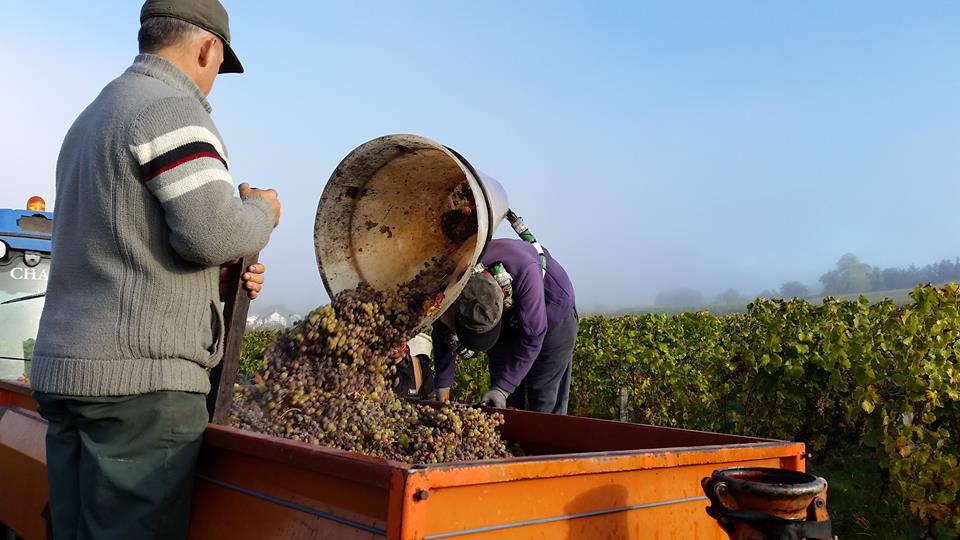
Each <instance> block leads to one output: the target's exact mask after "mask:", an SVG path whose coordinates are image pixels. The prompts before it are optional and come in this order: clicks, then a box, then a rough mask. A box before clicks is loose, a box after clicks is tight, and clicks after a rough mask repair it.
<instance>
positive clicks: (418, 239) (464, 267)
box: [314, 135, 508, 327]
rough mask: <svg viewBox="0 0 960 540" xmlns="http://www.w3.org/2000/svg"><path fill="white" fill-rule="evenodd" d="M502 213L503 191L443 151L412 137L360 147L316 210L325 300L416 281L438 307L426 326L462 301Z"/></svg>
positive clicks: (394, 137)
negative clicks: (352, 291)
mask: <svg viewBox="0 0 960 540" xmlns="http://www.w3.org/2000/svg"><path fill="white" fill-rule="evenodd" d="M507 209H508V203H507V195H506V192H505V191H504V190H503V187H502V186H501V185H500V184H499V183H498V182H497V181H496V180H494V179H492V178H490V177H489V176H486V175H484V174H483V173H480V172H479V171H477V170H476V169H475V168H474V167H473V166H472V165H471V164H470V163H469V162H467V160H466V159H464V158H463V156H461V155H460V154H458V153H457V152H455V151H453V150H451V149H450V148H447V147H446V146H443V145H441V144H439V143H437V142H435V141H432V140H430V139H427V138H425V137H420V136H417V135H387V136H384V137H380V138H377V139H374V140H372V141H368V142H366V143H364V144H362V145H360V146H358V147H357V148H356V149H354V150H353V151H352V152H350V154H348V155H347V157H345V158H344V159H343V161H342V162H340V164H339V165H338V166H337V168H336V170H334V172H333V175H332V176H331V177H330V181H329V182H327V185H326V187H325V188H324V190H323V195H322V196H321V197H320V203H319V205H318V206H317V217H316V221H315V224H314V246H315V248H316V256H317V266H318V267H319V269H320V274H321V277H322V278H323V284H324V286H325V287H326V289H327V292H328V293H329V294H330V295H331V296H333V295H335V294H336V293H338V292H340V291H343V290H347V289H352V288H355V287H356V286H357V285H358V284H360V283H368V284H370V285H372V286H373V287H374V288H376V289H379V290H391V289H394V288H396V287H397V286H398V285H400V284H405V283H408V282H410V281H411V280H413V279H414V278H417V279H418V284H419V288H420V289H422V292H423V293H425V295H427V296H430V297H433V298H436V299H437V302H436V304H435V305H433V306H432V308H431V309H429V310H426V311H425V312H424V313H423V314H422V317H421V321H420V326H421V327H423V326H426V325H427V324H430V323H432V322H433V321H434V320H435V319H436V318H437V317H438V316H439V315H440V314H441V313H442V312H443V311H445V310H446V309H447V307H449V306H450V304H451V303H453V301H454V300H455V299H456V298H457V296H458V295H459V294H460V291H461V290H462V289H463V287H464V285H466V282H467V279H469V276H470V271H471V270H472V269H473V267H474V266H475V265H476V263H477V261H479V259H480V257H481V255H482V254H483V251H484V249H485V248H486V246H487V243H488V242H489V241H490V239H491V238H492V237H493V233H494V231H495V230H496V228H497V226H498V225H499V224H500V222H501V221H502V220H503V219H504V216H505V215H506V213H507ZM441 295H442V296H441Z"/></svg>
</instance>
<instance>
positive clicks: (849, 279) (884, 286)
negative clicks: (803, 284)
mask: <svg viewBox="0 0 960 540" xmlns="http://www.w3.org/2000/svg"><path fill="white" fill-rule="evenodd" d="M948 281H960V258H957V259H954V260H953V261H950V260H947V259H944V260H942V261H940V262H937V263H933V264H928V265H926V266H923V267H920V268H918V267H917V266H915V265H912V264H911V265H910V266H909V267H907V268H893V267H890V268H880V267H878V266H870V265H869V264H865V263H862V262H860V259H858V258H857V256H856V255H854V254H852V253H847V254H846V255H844V256H843V257H840V260H839V261H837V267H836V268H835V269H833V270H830V271H829V272H827V273H826V274H824V275H822V276H820V283H822V284H823V292H822V293H821V294H823V295H824V296H825V295H830V294H856V293H862V292H871V291H886V290H891V289H908V288H911V287H913V286H914V285H916V284H918V283H945V282H948Z"/></svg>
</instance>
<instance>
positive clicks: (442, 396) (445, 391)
mask: <svg viewBox="0 0 960 540" xmlns="http://www.w3.org/2000/svg"><path fill="white" fill-rule="evenodd" d="M429 398H430V399H432V400H434V401H442V402H444V403H446V402H448V401H450V388H449V387H448V388H436V389H434V391H433V392H430V396H429Z"/></svg>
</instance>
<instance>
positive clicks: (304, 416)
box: [231, 285, 510, 463]
mask: <svg viewBox="0 0 960 540" xmlns="http://www.w3.org/2000/svg"><path fill="white" fill-rule="evenodd" d="M414 290H416V289H415V288H410V287H408V288H403V289H401V291H400V292H398V293H396V294H384V293H381V292H378V291H375V290H373V289H372V288H370V287H368V286H364V285H361V286H360V287H359V288H358V289H356V290H352V291H347V292H344V293H341V294H339V295H337V296H336V297H335V298H334V299H333V303H332V304H331V305H329V306H323V307H320V308H318V309H316V310H314V311H313V312H311V313H310V314H309V315H308V316H307V318H306V319H305V320H304V321H303V322H302V323H301V324H300V325H298V326H297V327H295V328H293V329H292V330H290V331H288V332H285V333H282V334H280V335H279V336H278V337H277V339H276V340H275V341H274V342H273V343H272V344H271V345H270V346H269V347H268V348H267V350H266V351H265V354H264V362H263V368H262V371H261V373H260V374H259V375H258V376H257V377H256V379H255V384H254V385H251V386H247V387H243V388H241V389H240V390H239V391H238V393H237V395H236V397H235V399H234V403H233V408H232V410H231V413H232V414H231V421H232V424H233V425H234V426H236V427H239V428H242V429H248V430H252V431H256V432H259V433H266V434H270V435H276V436H280V437H286V438H288V439H293V440H296V441H305V442H310V443H313V444H319V445H324V446H330V447H333V448H339V449H342V450H349V451H353V452H359V453H361V454H366V455H368V456H375V457H381V458H385V459H393V460H397V461H404V462H408V463H441V462H448V461H464V460H475V459H491V458H498V457H506V456H509V455H510V453H509V452H508V450H507V448H506V445H505V444H504V442H503V439H502V438H501V437H500V434H499V432H498V431H497V428H498V427H499V426H500V425H502V424H503V416H502V415H500V414H496V413H495V414H487V413H485V412H483V411H482V410H480V409H476V408H472V407H468V406H465V405H460V404H453V403H451V404H446V405H444V406H442V407H440V408H437V409H435V408H433V407H430V406H428V405H424V404H419V403H413V402H409V401H406V400H403V399H401V398H399V397H398V396H396V395H395V394H394V392H393V390H392V388H391V379H392V377H391V375H392V370H393V365H394V363H393V361H392V360H390V357H391V356H392V355H393V354H394V353H395V351H397V350H398V348H402V347H403V345H404V343H405V342H406V340H407V338H408V337H409V335H410V334H411V333H412V332H413V331H414V330H415V329H414V325H415V323H416V321H415V320H412V318H411V317H410V315H409V314H410V313H418V311H415V310H417V309H421V310H422V306H423V305H424V298H423V297H422V296H420V295H417V294H414V293H412V292H411V291H414ZM405 291H406V292H405Z"/></svg>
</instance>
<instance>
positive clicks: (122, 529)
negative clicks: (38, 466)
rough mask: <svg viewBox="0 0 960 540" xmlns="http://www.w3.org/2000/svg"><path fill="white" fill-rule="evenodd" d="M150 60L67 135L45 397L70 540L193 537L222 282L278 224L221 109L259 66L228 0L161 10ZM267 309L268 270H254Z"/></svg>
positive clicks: (156, 4)
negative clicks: (224, 133) (232, 78)
mask: <svg viewBox="0 0 960 540" xmlns="http://www.w3.org/2000/svg"><path fill="white" fill-rule="evenodd" d="M140 22H141V28H140V33H139V44H140V53H141V54H140V55H139V56H137V57H136V59H135V60H134V63H133V65H132V66H130V68H128V69H127V70H126V72H124V73H123V74H122V75H121V76H120V77H119V78H117V79H116V80H114V81H113V82H111V83H110V84H108V85H107V86H106V87H105V88H104V89H103V91H102V92H101V93H100V95H99V96H97V98H96V99H95V100H94V101H93V103H91V104H90V106H88V107H87V108H86V110H84V111H83V112H82V113H81V114H80V116H79V117H78V118H77V119H76V121H75V122H74V124H73V126H72V127H71V128H70V130H69V131H68V133H67V135H66V138H65V139H64V141H63V146H62V148H61V150H60V157H59V160H58V162H57V174H56V181H57V216H56V222H55V225H54V231H53V245H54V246H55V249H54V251H53V260H52V265H51V273H50V280H49V288H48V289H47V300H46V306H45V309H44V312H43V316H42V318H41V321H40V331H39V335H38V338H37V344H36V348H35V351H34V357H33V365H32V369H31V373H30V384H31V386H32V388H33V390H34V396H35V397H36V399H37V402H38V403H39V406H40V414H41V415H43V417H44V418H46V419H47V421H48V422H49V428H48V432H47V468H48V481H49V486H50V490H49V491H50V515H51V521H52V525H53V534H54V537H55V538H64V539H67V538H70V539H73V538H96V539H98V540H100V539H124V540H127V539H134V538H136V539H144V538H185V537H186V533H187V525H188V523H189V517H190V516H189V514H190V512H189V511H190V502H191V500H190V495H191V491H192V485H193V473H194V468H195V463H196V458H197V454H198V451H199V449H200V441H201V434H202V433H203V430H204V427H205V426H206V424H207V410H206V406H205V397H204V394H205V393H207V392H209V390H210V382H209V377H208V370H209V369H210V368H211V367H213V366H214V365H216V364H217V362H218V361H219V360H220V357H221V354H222V350H221V349H222V344H223V329H224V327H223V315H222V313H221V311H220V293H219V287H218V285H219V283H218V281H219V280H220V276H221V272H220V267H221V266H222V265H224V264H225V263H229V261H232V260H234V259H237V258H238V257H241V256H244V255H249V254H254V253H257V252H258V251H260V250H261V249H262V248H263V247H264V246H265V245H266V243H267V240H268V239H269V237H270V233H271V231H272V230H273V228H274V227H275V226H276V224H277V223H278V221H279V217H280V204H279V202H278V200H277V195H276V193H275V192H274V191H273V190H260V189H253V188H250V187H249V186H248V185H247V184H240V186H239V197H236V196H234V187H233V181H232V179H231V176H230V173H229V172H228V163H229V161H228V158H227V152H226V150H225V146H224V143H223V140H222V139H221V138H220V135H219V133H218V132H217V129H216V127H214V125H213V122H212V121H211V119H210V114H209V113H210V105H209V104H208V103H207V99H206V96H207V95H208V94H209V93H210V90H211V88H212V87H213V82H214V79H215V78H216V76H217V74H218V73H229V72H235V73H240V72H242V71H243V68H242V67H241V65H240V62H239V61H238V60H237V57H236V55H235V54H234V53H233V50H232V49H231V48H230V32H229V28H228V24H227V13H226V11H225V10H224V9H223V6H221V5H220V4H219V3H218V2H217V1H216V0H148V1H147V2H146V4H144V6H143V8H142V10H141V15H140ZM245 271H246V273H245V274H244V280H245V281H246V287H247V289H248V291H249V293H248V294H249V296H250V297H251V298H253V297H255V296H256V294H257V291H259V290H260V285H261V284H262V283H263V278H262V276H261V274H262V273H263V267H262V266H260V265H253V266H251V267H250V268H247V269H245Z"/></svg>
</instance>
